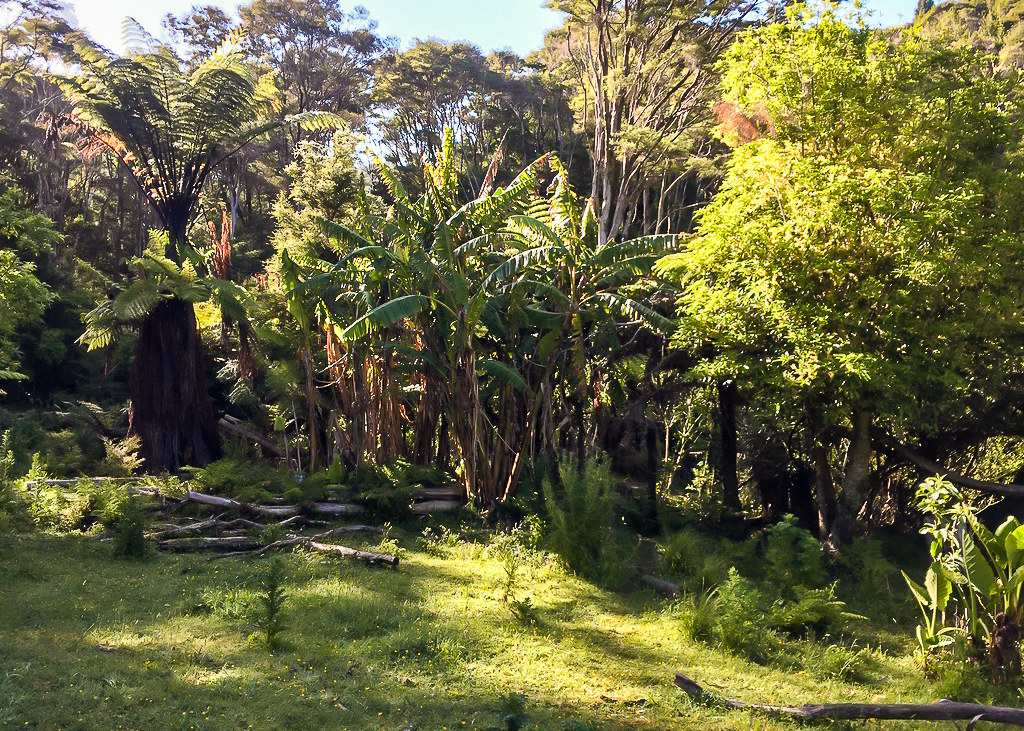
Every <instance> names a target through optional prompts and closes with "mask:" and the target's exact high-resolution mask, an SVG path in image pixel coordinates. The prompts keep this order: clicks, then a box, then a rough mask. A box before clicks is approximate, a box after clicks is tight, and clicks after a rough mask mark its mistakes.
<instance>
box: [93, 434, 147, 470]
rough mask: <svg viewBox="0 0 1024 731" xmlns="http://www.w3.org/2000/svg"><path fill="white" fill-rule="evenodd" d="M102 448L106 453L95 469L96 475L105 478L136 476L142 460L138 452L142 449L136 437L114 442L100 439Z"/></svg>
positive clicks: (139, 440) (104, 438)
mask: <svg viewBox="0 0 1024 731" xmlns="http://www.w3.org/2000/svg"><path fill="white" fill-rule="evenodd" d="M102 439H103V447H104V451H105V453H106V456H104V458H103V461H102V462H100V464H99V465H98V466H97V468H96V473H95V474H96V475H98V476H105V477H131V476H132V475H135V474H138V471H139V469H140V468H141V467H142V458H141V457H139V450H140V449H141V448H142V440H141V439H139V438H138V437H135V436H131V437H126V438H125V439H122V440H120V441H114V440H113V439H108V438H107V437H102Z"/></svg>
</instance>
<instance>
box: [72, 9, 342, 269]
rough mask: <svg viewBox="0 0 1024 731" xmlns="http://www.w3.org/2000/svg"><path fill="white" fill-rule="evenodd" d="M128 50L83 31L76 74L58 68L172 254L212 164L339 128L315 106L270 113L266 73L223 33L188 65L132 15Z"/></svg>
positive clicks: (90, 133) (90, 134) (96, 141)
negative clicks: (302, 131)
mask: <svg viewBox="0 0 1024 731" xmlns="http://www.w3.org/2000/svg"><path fill="white" fill-rule="evenodd" d="M125 39H126V45H128V46H129V47H132V48H134V49H135V50H134V52H133V53H130V54H129V55H127V56H123V57H119V56H114V55H111V54H110V53H108V52H107V51H105V50H104V49H103V48H101V47H99V46H97V45H95V44H93V43H92V42H91V41H89V40H87V39H85V38H82V39H79V40H78V42H76V43H75V45H74V51H75V61H76V62H77V64H78V66H79V67H80V69H81V72H80V73H79V74H78V75H77V76H57V77H55V79H56V81H57V83H58V85H59V86H60V87H61V89H62V90H63V91H64V92H65V94H67V96H68V98H69V100H70V101H71V102H72V104H73V105H74V107H75V114H76V116H77V118H78V120H79V123H80V125H81V127H82V129H83V131H85V132H86V140H87V143H86V147H87V151H89V152H98V151H100V150H105V151H107V152H110V153H113V154H114V155H115V156H116V157H117V158H118V159H120V160H121V161H122V162H123V163H124V164H125V165H126V166H127V167H128V169H129V170H131V172H132V175H133V176H134V177H135V180H136V181H137V182H138V184H139V186H140V187H141V188H142V190H143V191H144V192H145V193H146V195H147V197H148V199H149V201H150V203H151V204H152V206H153V208H154V210H155V211H156V212H157V215H158V216H159V217H160V220H161V222H162V223H163V225H164V227H165V229H166V230H167V231H168V233H169V234H170V243H169V247H168V256H169V257H171V258H172V259H174V260H175V261H176V262H177V263H181V260H182V256H181V254H180V253H179V252H178V251H177V247H179V246H181V245H182V244H183V242H184V240H185V234H186V233H187V228H188V225H189V223H190V222H191V219H192V216H193V213H194V209H195V206H196V204H197V202H198V198H199V193H200V191H201V190H202V188H203V185H204V184H205V182H206V180H207V178H208V177H209V175H210V173H211V171H212V170H213V169H215V168H216V167H217V166H218V165H220V164H221V163H222V162H224V161H225V160H226V159H227V158H229V157H230V156H232V155H233V154H235V153H236V152H238V151H239V150H240V149H241V148H243V147H245V146H246V145H248V144H249V143H251V142H252V141H253V140H255V139H257V138H258V137H262V136H265V135H268V134H270V133H272V132H274V131H276V130H278V129H280V128H282V127H285V126H290V125H299V126H302V127H304V128H311V129H324V128H330V127H337V126H338V125H339V124H340V119H339V118H337V117H336V116H335V115H331V114H326V113H322V112H313V113H306V114H300V115H294V116H292V117H289V118H287V119H276V118H274V117H273V116H272V115H273V114H274V112H276V111H277V109H278V104H277V90H276V88H275V86H274V82H273V75H272V74H258V73H257V72H256V71H255V70H254V69H253V68H252V67H251V66H249V65H248V64H246V63H245V61H244V58H243V56H242V54H241V52H240V50H239V49H238V46H237V44H235V42H234V39H229V40H228V42H226V43H225V44H224V45H223V46H222V47H221V48H220V49H219V50H218V51H217V52H216V53H215V54H213V56H211V57H210V58H209V59H208V60H207V61H205V62H204V63H203V64H201V65H200V66H199V67H198V68H196V69H195V70H193V71H191V72H188V73H186V72H184V71H183V70H182V68H181V65H180V64H179V62H178V60H177V59H176V58H175V56H174V54H173V52H172V51H171V50H170V49H169V48H167V47H166V46H164V45H162V44H160V43H158V42H157V41H155V40H154V39H153V38H152V37H151V36H149V34H147V33H146V32H145V31H144V30H143V29H142V28H141V27H140V26H139V25H138V24H137V23H135V22H134V21H127V22H126V26H125Z"/></svg>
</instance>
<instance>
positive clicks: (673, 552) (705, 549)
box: [660, 528, 730, 592]
mask: <svg viewBox="0 0 1024 731" xmlns="http://www.w3.org/2000/svg"><path fill="white" fill-rule="evenodd" d="M660 548H661V557H662V562H663V563H664V565H665V568H666V569H667V570H668V571H669V573H671V574H673V575H676V576H681V577H683V578H684V579H685V580H686V583H687V585H688V587H689V588H691V589H693V590H694V591H697V592H703V591H706V590H708V589H712V588H714V587H716V586H718V585H719V584H721V583H722V582H723V581H725V579H726V577H727V576H728V574H729V568H730V561H729V558H728V557H727V556H726V555H725V554H723V553H722V552H720V551H719V550H718V549H717V546H716V545H715V544H714V543H713V542H712V541H711V540H709V539H707V538H705V537H704V536H702V535H701V534H700V533H698V532H697V531H695V530H693V529H692V528H684V529H682V530H680V531H678V532H676V533H674V534H673V535H672V536H671V537H669V538H668V539H667V540H665V541H664V542H663V543H662V544H661V547H660Z"/></svg>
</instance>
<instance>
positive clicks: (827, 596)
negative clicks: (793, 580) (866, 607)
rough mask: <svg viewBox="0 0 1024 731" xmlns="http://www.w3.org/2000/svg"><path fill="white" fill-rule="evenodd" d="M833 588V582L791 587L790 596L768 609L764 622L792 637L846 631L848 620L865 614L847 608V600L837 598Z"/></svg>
mask: <svg viewBox="0 0 1024 731" xmlns="http://www.w3.org/2000/svg"><path fill="white" fill-rule="evenodd" d="M835 588H836V585H835V584H831V585H829V586H827V587H825V588H823V589H812V588H808V587H805V586H797V587H795V588H793V590H792V591H793V597H792V598H791V599H788V600H785V599H784V600H779V601H776V602H775V603H774V604H772V605H771V606H770V607H768V608H767V612H766V617H765V624H766V625H767V626H768V627H770V628H771V629H773V630H776V631H779V632H783V633H785V634H788V635H790V636H794V637H801V636H806V635H810V636H813V637H824V636H825V635H842V634H845V633H846V632H847V631H848V630H849V628H850V626H851V623H853V622H855V621H859V620H863V619H864V617H862V616H860V615H857V614H853V613H851V612H848V611H846V603H845V602H843V601H841V600H839V599H836V596H835Z"/></svg>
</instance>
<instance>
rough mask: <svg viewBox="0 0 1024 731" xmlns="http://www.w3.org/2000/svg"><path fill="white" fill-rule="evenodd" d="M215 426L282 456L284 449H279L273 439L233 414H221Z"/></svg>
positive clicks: (277, 455)
mask: <svg viewBox="0 0 1024 731" xmlns="http://www.w3.org/2000/svg"><path fill="white" fill-rule="evenodd" d="M217 426H218V427H220V430H221V431H224V432H227V433H228V434H235V435H238V436H240V437H243V438H245V439H248V440H249V441H250V442H254V443H255V444H258V445H260V446H261V447H263V448H264V449H265V450H267V451H268V452H270V453H271V454H273V455H274V456H275V457H280V458H282V459H283V458H284V456H285V453H284V450H283V449H281V447H279V446H278V445H277V443H276V442H274V441H273V440H271V439H269V438H267V437H265V436H263V435H262V434H260V433H259V432H258V431H256V430H255V429H253V428H252V427H251V426H249V425H247V424H246V423H245V422H244V421H242V420H241V419H236V418H235V417H234V416H226V415H225V416H222V417H221V419H220V421H218V422H217Z"/></svg>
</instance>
